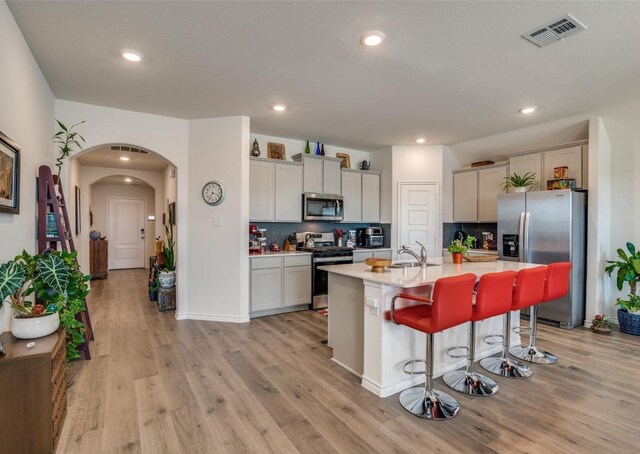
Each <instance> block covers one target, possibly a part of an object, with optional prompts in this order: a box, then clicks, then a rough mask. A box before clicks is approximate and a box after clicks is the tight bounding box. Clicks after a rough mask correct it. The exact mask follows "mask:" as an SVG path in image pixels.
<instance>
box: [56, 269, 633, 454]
mask: <svg viewBox="0 0 640 454" xmlns="http://www.w3.org/2000/svg"><path fill="white" fill-rule="evenodd" d="M92 285H93V291H92V293H91V295H90V299H89V306H90V309H91V314H92V319H93V322H94V327H95V337H96V340H95V342H93V343H92V353H93V355H94V356H93V359H92V360H90V361H79V362H74V363H72V364H71V365H70V374H69V375H70V380H71V382H72V385H71V387H70V389H69V398H68V399H69V402H68V405H69V410H68V416H67V419H66V422H65V424H64V427H63V432H62V436H61V440H60V443H59V446H58V450H57V452H58V453H60V454H62V453H92V454H93V453H99V452H104V453H125V452H128V453H153V454H160V453H172V454H173V453H245V452H253V453H263V452H264V453H269V452H272V453H295V452H301V453H332V452H342V453H371V452H381V453H391V452H398V453H423V452H445V453H447V452H473V453H502V452H518V453H520V452H522V453H548V452H554V453H564V452H567V453H591V452H594V453H595V452H598V453H602V452H606V453H637V452H640V431H639V430H638V415H639V414H640V386H638V381H639V380H640V338H637V337H634V336H629V335H625V334H620V333H618V332H615V333H614V334H613V335H612V336H610V337H605V336H599V335H596V334H593V333H591V332H590V331H589V330H586V329H583V328H578V329H575V330H573V331H568V332H567V331H563V330H559V329H557V328H551V327H547V326H544V325H543V326H542V327H541V330H540V331H541V332H540V336H539V344H540V345H541V346H542V347H544V348H545V349H547V350H549V351H552V352H554V353H556V354H557V355H558V356H559V358H560V360H559V362H558V364H556V365H554V366H542V365H540V366H537V365H534V366H533V369H534V375H533V377H532V378H531V379H529V380H522V381H508V380H504V379H502V380H501V379H498V382H499V384H500V388H501V389H500V392H499V393H498V394H497V395H495V396H493V397H490V398H469V397H466V396H463V395H460V394H458V393H455V392H453V391H447V392H449V393H451V394H454V395H455V397H456V399H458V401H459V402H460V404H461V405H462V410H461V412H460V414H459V416H458V417H456V418H455V419H453V420H451V421H446V422H431V421H424V420H421V419H419V418H416V417H414V416H412V415H410V414H409V413H407V412H406V411H405V410H404V409H403V408H402V407H400V405H399V403H398V400H397V396H392V397H389V398H386V399H380V398H378V397H376V396H374V395H373V394H371V393H369V392H368V391H366V390H365V389H363V388H362V387H361V386H360V380H359V379H358V378H357V377H355V376H354V375H352V374H351V373H349V372H347V371H346V370H344V369H342V368H341V367H339V366H337V365H335V364H334V363H333V362H332V361H330V357H331V350H330V349H329V348H327V347H325V346H323V345H322V344H321V341H322V340H323V339H325V338H326V318H325V317H324V316H322V315H319V314H317V313H315V312H311V311H305V312H297V313H291V314H285V315H277V316H271V317H263V318H259V319H255V320H252V321H251V323H248V324H225V323H215V322H202V321H192V320H187V321H181V322H177V321H176V320H175V319H174V314H173V313H172V312H169V313H160V312H158V311H157V310H156V308H155V307H154V305H152V303H150V302H149V300H148V298H147V289H146V272H145V271H144V270H127V271H111V272H110V273H109V278H108V279H107V280H96V281H93V283H92ZM436 385H437V387H438V388H440V389H443V390H446V389H447V388H446V386H445V385H444V384H443V383H442V381H441V379H438V380H436Z"/></svg>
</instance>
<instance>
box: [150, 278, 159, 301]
mask: <svg viewBox="0 0 640 454" xmlns="http://www.w3.org/2000/svg"><path fill="white" fill-rule="evenodd" d="M159 286H160V285H159V284H158V281H157V280H156V279H151V280H150V281H149V300H150V301H158V287H159Z"/></svg>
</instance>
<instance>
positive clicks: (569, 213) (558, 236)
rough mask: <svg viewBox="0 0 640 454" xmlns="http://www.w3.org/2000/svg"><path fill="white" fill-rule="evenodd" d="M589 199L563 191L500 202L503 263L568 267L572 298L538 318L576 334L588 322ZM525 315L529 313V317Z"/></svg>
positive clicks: (543, 310)
mask: <svg viewBox="0 0 640 454" xmlns="http://www.w3.org/2000/svg"><path fill="white" fill-rule="evenodd" d="M586 225H587V193H586V191H576V190H571V189H562V190H555V191H538V192H525V193H514V194H501V195H499V196H498V254H499V256H500V260H510V261H515V262H529V263H541V264H548V263H552V262H565V261H569V262H571V263H572V264H573V266H572V268H571V283H570V289H569V294H568V295H567V296H565V297H564V298H560V299H558V300H556V301H553V302H550V303H544V304H541V305H540V306H539V307H538V318H539V319H542V320H548V321H552V322H557V323H559V324H560V326H561V327H562V328H567V329H571V328H574V327H576V326H578V325H582V324H583V322H584V306H585V273H586V264H585V258H586V247H587V227H586ZM527 312H528V311H526V312H525V313H527Z"/></svg>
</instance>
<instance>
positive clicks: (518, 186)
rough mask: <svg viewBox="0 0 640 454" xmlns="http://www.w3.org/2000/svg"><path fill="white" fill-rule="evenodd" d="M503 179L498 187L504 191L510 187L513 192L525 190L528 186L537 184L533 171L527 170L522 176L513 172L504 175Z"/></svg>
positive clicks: (532, 186)
mask: <svg viewBox="0 0 640 454" xmlns="http://www.w3.org/2000/svg"><path fill="white" fill-rule="evenodd" d="M505 180H506V181H505V182H504V183H502V184H501V185H500V189H502V190H504V191H508V190H509V188H512V189H513V192H527V191H528V190H529V188H534V187H536V186H538V181H537V180H536V173H535V172H527V173H525V174H524V175H522V176H521V175H518V174H517V173H514V174H513V175H511V176H510V177H505Z"/></svg>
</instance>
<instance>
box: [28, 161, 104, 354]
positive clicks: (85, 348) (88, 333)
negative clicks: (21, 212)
mask: <svg viewBox="0 0 640 454" xmlns="http://www.w3.org/2000/svg"><path fill="white" fill-rule="evenodd" d="M58 243H59V244H60V249H61V250H63V251H71V252H75V251H76V247H75V244H74V243H73V233H72V231H71V224H70V223H69V213H68V211H67V206H66V203H65V199H64V192H63V190H62V182H61V181H60V180H59V178H58V177H57V176H56V177H55V178H54V176H53V175H52V173H51V168H50V167H49V166H40V168H39V169H38V252H39V253H42V252H44V251H45V250H47V249H54V250H58ZM76 260H77V258H76ZM76 318H77V320H78V321H80V322H82V324H83V325H84V342H83V343H82V344H80V345H79V346H78V350H79V351H80V352H82V353H84V357H85V359H91V352H90V350H89V341H92V340H93V339H94V336H93V327H92V326H91V317H89V308H88V307H87V305H86V302H85V308H84V310H83V311H82V312H80V313H79V314H77V315H76Z"/></svg>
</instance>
